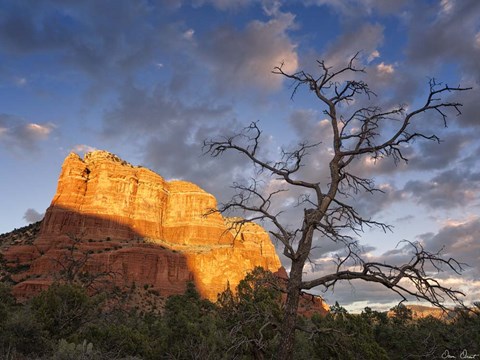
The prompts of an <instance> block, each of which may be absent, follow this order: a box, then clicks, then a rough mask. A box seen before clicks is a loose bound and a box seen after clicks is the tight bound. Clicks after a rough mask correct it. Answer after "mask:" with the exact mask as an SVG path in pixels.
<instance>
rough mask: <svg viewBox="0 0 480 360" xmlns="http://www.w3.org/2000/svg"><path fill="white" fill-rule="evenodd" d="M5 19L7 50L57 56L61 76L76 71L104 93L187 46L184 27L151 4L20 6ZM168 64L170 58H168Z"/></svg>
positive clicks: (0, 31)
mask: <svg viewBox="0 0 480 360" xmlns="http://www.w3.org/2000/svg"><path fill="white" fill-rule="evenodd" d="M9 7H10V8H9V9H8V11H5V12H4V13H3V16H0V42H1V44H2V45H3V51H5V52H9V53H11V54H13V55H15V54H18V55H21V56H23V57H25V56H29V55H32V56H33V55H38V54H47V53H50V54H56V55H58V58H59V59H60V60H57V63H55V64H52V63H51V62H48V63H46V64H43V65H42V64H38V63H37V64H36V66H52V65H54V66H56V71H57V72H59V71H61V70H62V69H64V70H65V69H69V68H73V69H76V70H80V71H82V72H83V73H85V74H87V75H88V76H89V79H90V81H91V82H93V84H94V85H95V88H96V89H100V90H103V91H105V90H106V89H109V88H111V87H113V86H115V85H116V84H118V82H117V80H119V79H125V78H128V77H129V76H132V75H133V73H134V72H135V71H136V70H138V69H139V68H141V67H144V66H150V65H153V64H154V63H155V62H157V61H158V57H162V55H163V57H164V58H167V57H168V55H167V54H168V52H169V51H173V49H178V48H181V47H182V46H183V44H184V43H185V41H182V34H183V32H184V31H185V30H186V29H184V28H183V26H182V25H181V24H179V23H178V24H177V23H175V22H174V21H166V20H165V18H166V14H165V11H162V8H161V7H156V6H150V5H149V4H148V2H146V1H133V2H132V1H127V0H119V1H115V2H112V1H101V2H98V1H82V2H64V1H53V0H52V1H49V2H41V3H40V2H38V3H37V2H34V3H31V2H29V3H28V4H27V3H21V2H15V3H12V4H10V5H9ZM164 60H166V59H164Z"/></svg>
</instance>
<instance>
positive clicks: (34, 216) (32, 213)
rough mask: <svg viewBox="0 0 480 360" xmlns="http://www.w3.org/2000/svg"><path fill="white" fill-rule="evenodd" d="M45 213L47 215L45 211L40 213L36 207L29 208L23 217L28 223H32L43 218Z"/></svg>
mask: <svg viewBox="0 0 480 360" xmlns="http://www.w3.org/2000/svg"><path fill="white" fill-rule="evenodd" d="M44 215H45V214H44V213H39V212H38V211H37V210H35V209H27V210H26V211H25V214H24V215H23V219H24V220H25V221H26V222H27V223H29V224H31V223H34V222H37V221H40V220H42V219H43V216H44Z"/></svg>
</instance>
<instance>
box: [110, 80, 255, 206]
mask: <svg viewBox="0 0 480 360" xmlns="http://www.w3.org/2000/svg"><path fill="white" fill-rule="evenodd" d="M238 127H239V125H238V124H237V123H236V121H235V120H234V119H233V113H232V109H231V108H230V107H228V106H222V105H214V104H213V103H212V104H207V103H198V104H195V103H194V104H186V103H184V102H182V101H181V100H179V99H178V98H171V97H170V96H169V93H168V91H166V90H165V89H163V88H160V87H159V88H157V89H156V90H155V91H153V92H152V93H148V92H147V91H146V90H142V89H138V88H135V87H134V86H131V85H128V86H125V87H124V89H123V91H122V94H121V96H120V99H119V101H118V105H117V107H115V108H114V109H112V110H111V111H109V112H107V113H106V114H105V117H104V132H103V136H105V137H106V138H107V139H109V140H110V141H116V139H122V138H123V139H126V141H128V142H130V143H133V144H135V146H136V147H137V148H138V151H139V153H140V154H142V155H143V159H144V163H145V164H148V167H150V168H152V169H153V170H155V171H157V172H158V173H159V174H160V175H162V176H164V177H166V178H180V179H185V180H187V181H192V182H195V183H196V184H198V185H200V186H201V187H203V188H204V189H205V190H207V191H209V192H213V193H214V194H215V195H217V194H222V196H221V197H220V200H223V201H226V200H227V199H228V196H229V195H231V194H232V192H231V190H230V189H229V187H230V186H231V184H232V182H233V181H234V180H235V179H237V180H238V178H239V177H242V176H243V173H244V172H245V173H248V171H247V170H244V166H248V164H246V163H245V161H244V159H242V158H241V157H240V156H237V155H235V154H228V153H227V154H226V155H225V156H222V157H219V158H215V159H212V158H211V157H209V156H207V155H202V144H203V141H204V140H206V139H209V138H214V137H216V136H218V134H222V135H225V134H228V133H231V132H232V131H235V129H238Z"/></svg>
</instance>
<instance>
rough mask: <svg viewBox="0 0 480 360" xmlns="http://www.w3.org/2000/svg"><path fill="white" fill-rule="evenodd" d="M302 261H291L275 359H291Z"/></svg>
mask: <svg viewBox="0 0 480 360" xmlns="http://www.w3.org/2000/svg"><path fill="white" fill-rule="evenodd" d="M302 270H303V263H301V262H293V264H292V270H291V271H290V279H289V281H288V286H287V300H286V302H285V312H284V317H283V321H282V327H281V338H280V344H279V346H278V353H277V359H279V360H290V359H293V348H294V346H295V328H296V326H297V309H298V302H299V299H300V285H301V281H302Z"/></svg>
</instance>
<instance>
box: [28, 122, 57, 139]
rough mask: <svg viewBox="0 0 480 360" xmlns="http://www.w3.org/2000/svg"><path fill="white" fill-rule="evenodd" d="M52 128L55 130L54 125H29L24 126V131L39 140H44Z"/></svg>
mask: <svg viewBox="0 0 480 360" xmlns="http://www.w3.org/2000/svg"><path fill="white" fill-rule="evenodd" d="M54 128H55V125H54V124H52V123H47V124H45V125H39V124H35V123H31V124H27V125H26V126H25V130H26V131H27V132H28V133H29V134H31V135H32V136H33V137H36V138H39V139H46V138H47V137H48V135H50V133H51V132H52V130H53V129H54Z"/></svg>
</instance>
